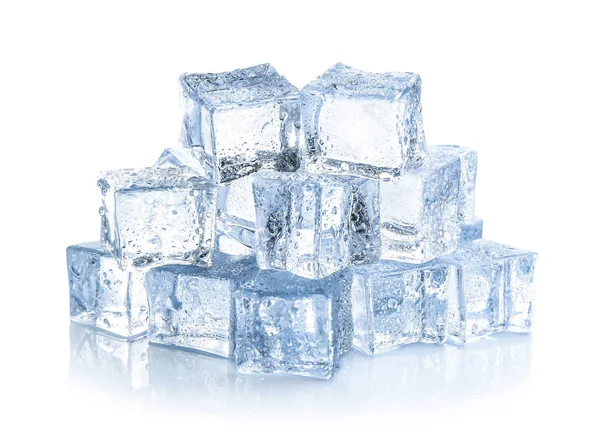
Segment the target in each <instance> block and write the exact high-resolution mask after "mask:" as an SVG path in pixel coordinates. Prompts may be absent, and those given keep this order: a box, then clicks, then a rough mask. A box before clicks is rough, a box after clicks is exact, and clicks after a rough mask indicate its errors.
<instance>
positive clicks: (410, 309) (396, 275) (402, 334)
mask: <svg viewBox="0 0 600 442" xmlns="http://www.w3.org/2000/svg"><path fill="white" fill-rule="evenodd" d="M348 271H349V272H350V273H351V274H352V310H353V319H354V341H353V344H354V346H355V347H356V348H358V349H359V350H361V351H362V352H364V353H367V354H377V353H384V352H388V351H391V350H393V349H395V348H398V347H400V346H402V345H406V344H411V343H415V342H426V343H433V344H442V343H444V342H445V341H446V332H447V330H446V327H447V316H448V300H447V292H448V289H449V283H450V274H449V269H448V267H447V266H445V265H442V264H440V263H436V262H434V263H428V264H421V265H411V264H403V263H399V262H394V261H381V262H379V263H378V264H373V265H367V266H358V267H354V268H351V269H348Z"/></svg>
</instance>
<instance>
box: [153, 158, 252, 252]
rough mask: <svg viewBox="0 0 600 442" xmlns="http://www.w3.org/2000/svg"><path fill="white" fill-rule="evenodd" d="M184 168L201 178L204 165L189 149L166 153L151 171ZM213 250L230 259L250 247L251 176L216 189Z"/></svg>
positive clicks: (204, 168) (248, 250)
mask: <svg viewBox="0 0 600 442" xmlns="http://www.w3.org/2000/svg"><path fill="white" fill-rule="evenodd" d="M183 166H187V167H190V168H192V169H194V170H195V171H197V172H198V173H199V174H201V175H202V176H205V175H206V170H207V169H206V165H205V164H202V162H201V160H200V159H199V158H198V157H197V156H196V155H195V154H194V153H193V151H192V150H191V149H183V148H175V149H173V148H171V149H166V150H165V151H164V152H163V153H162V155H161V156H160V158H159V159H158V160H157V162H156V164H155V165H154V167H183ZM217 195H218V196H217V225H216V248H217V250H220V251H221V252H224V253H227V254H233V255H248V254H251V253H252V247H253V246H254V230H255V228H256V215H255V212H254V195H253V194H252V175H247V176H244V177H242V178H238V179H235V180H232V181H229V182H227V183H223V184H219V185H218V188H217Z"/></svg>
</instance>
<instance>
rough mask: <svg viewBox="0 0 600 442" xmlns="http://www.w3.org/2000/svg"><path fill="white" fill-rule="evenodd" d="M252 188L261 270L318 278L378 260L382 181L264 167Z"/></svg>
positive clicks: (257, 250)
mask: <svg viewBox="0 0 600 442" xmlns="http://www.w3.org/2000/svg"><path fill="white" fill-rule="evenodd" d="M253 188H254V202H255V207H256V240H255V246H256V253H257V258H258V264H259V266H260V267H261V268H262V269H280V270H287V271H289V272H292V273H295V274H297V275H300V276H303V277H305V278H312V279H317V278H322V277H325V276H327V275H330V274H332V273H334V272H336V271H338V270H341V269H343V268H345V267H347V266H349V265H353V264H366V263H369V262H374V261H377V260H378V259H379V254H380V235H379V204H378V202H379V182H378V181H376V180H370V179H368V178H360V177H356V176H341V175H308V174H306V173H294V174H290V173H276V172H264V173H260V174H257V175H256V176H255V178H254V183H253Z"/></svg>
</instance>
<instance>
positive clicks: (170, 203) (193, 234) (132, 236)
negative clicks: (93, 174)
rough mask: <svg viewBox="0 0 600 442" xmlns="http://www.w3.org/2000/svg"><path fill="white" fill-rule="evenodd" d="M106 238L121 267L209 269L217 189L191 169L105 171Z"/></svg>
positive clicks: (102, 179)
mask: <svg viewBox="0 0 600 442" xmlns="http://www.w3.org/2000/svg"><path fill="white" fill-rule="evenodd" d="M98 186H99V187H100V189H101V191H102V196H103V206H102V208H101V209H100V214H101V216H102V233H103V240H104V241H106V244H107V247H108V249H109V250H110V251H111V252H112V253H113V255H114V256H115V258H116V260H117V263H118V264H119V267H121V268H122V269H129V268H131V267H136V268H143V267H147V266H156V265H160V264H170V263H187V264H198V265H210V262H211V261H212V255H213V249H214V240H215V215H216V199H217V192H216V186H215V185H214V184H211V183H210V182H208V181H207V180H205V179H203V178H201V177H199V176H198V174H197V173H196V172H194V171H193V170H192V169H190V168H187V167H177V168H173V167H172V168H146V169H123V170H115V171H108V172H104V173H103V174H102V176H101V177H100V179H99V181H98Z"/></svg>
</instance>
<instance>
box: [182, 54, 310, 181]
mask: <svg viewBox="0 0 600 442" xmlns="http://www.w3.org/2000/svg"><path fill="white" fill-rule="evenodd" d="M180 83H181V88H182V97H183V98H182V101H183V108H184V122H183V134H182V144H183V146H185V147H188V148H190V149H193V150H194V151H195V153H196V154H197V155H199V156H200V157H201V158H202V161H203V163H205V164H207V165H208V166H209V171H210V174H211V177H212V179H213V180H214V181H215V182H217V183H222V182H227V181H231V180H233V179H236V178H240V177H242V176H245V175H248V174H250V173H252V172H256V171H258V170H261V169H269V170H282V171H293V170H296V169H297V168H298V166H299V148H300V135H301V117H300V100H299V93H298V89H297V88H296V87H294V86H293V85H291V84H290V83H289V82H288V81H287V80H286V79H285V78H284V77H283V76H282V75H280V74H279V73H278V72H277V71H276V70H275V69H274V68H273V66H271V65H269V64H262V65H258V66H253V67H249V68H245V69H238V70H235V71H231V72H222V73H218V74H210V73H206V74H183V75H182V76H181V78H180Z"/></svg>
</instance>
